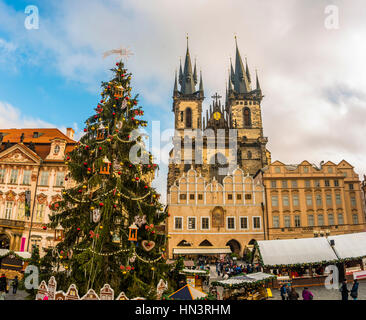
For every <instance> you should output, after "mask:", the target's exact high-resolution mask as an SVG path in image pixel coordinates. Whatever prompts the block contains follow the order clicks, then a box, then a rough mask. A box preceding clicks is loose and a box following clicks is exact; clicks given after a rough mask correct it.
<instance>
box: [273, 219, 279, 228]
mask: <svg viewBox="0 0 366 320" xmlns="http://www.w3.org/2000/svg"><path fill="white" fill-rule="evenodd" d="M272 219H273V228H279V227H280V217H279V216H273V218H272Z"/></svg>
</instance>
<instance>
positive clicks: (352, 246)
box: [328, 232, 366, 259]
mask: <svg viewBox="0 0 366 320" xmlns="http://www.w3.org/2000/svg"><path fill="white" fill-rule="evenodd" d="M331 240H334V246H333V249H334V251H335V252H336V254H337V256H338V257H339V259H352V258H358V257H366V232H360V233H350V234H342V235H338V236H330V237H328V241H329V242H330V241H331Z"/></svg>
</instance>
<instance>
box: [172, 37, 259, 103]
mask: <svg viewBox="0 0 366 320" xmlns="http://www.w3.org/2000/svg"><path fill="white" fill-rule="evenodd" d="M235 44H236V56H235V70H234V68H233V65H232V62H231V59H230V71H229V81H228V88H227V94H228V95H229V96H230V95H234V96H237V95H243V94H244V95H245V94H248V93H250V94H253V93H256V94H258V95H259V96H261V94H262V93H261V88H260V84H259V79H258V74H257V72H256V88H255V89H254V90H252V88H251V86H252V81H251V76H250V71H249V68H248V61H247V59H246V58H245V67H244V64H243V60H242V58H241V55H240V52H239V48H238V43H237V40H236V37H235ZM177 78H178V79H177ZM197 80H198V76H197V64H196V61H195V63H194V68H193V69H192V62H191V56H190V53H189V46H188V37H187V52H186V56H185V61H184V69H182V63H181V62H180V66H179V75H178V76H177V72H176V73H175V81H174V92H173V96H174V97H176V98H178V97H187V98H192V97H196V98H200V99H203V98H204V92H203V81H202V72H200V81H199V88H198V90H196V85H197V82H198V81H197ZM178 83H179V85H180V90H178Z"/></svg>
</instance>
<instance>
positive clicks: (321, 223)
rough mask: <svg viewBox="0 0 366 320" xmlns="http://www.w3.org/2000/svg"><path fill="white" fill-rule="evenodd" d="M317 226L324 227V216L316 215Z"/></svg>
mask: <svg viewBox="0 0 366 320" xmlns="http://www.w3.org/2000/svg"><path fill="white" fill-rule="evenodd" d="M318 226H324V216H323V215H322V214H318Z"/></svg>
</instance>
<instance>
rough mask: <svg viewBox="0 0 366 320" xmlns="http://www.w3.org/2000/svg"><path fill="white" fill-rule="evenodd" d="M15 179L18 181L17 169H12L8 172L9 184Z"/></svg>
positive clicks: (14, 181)
mask: <svg viewBox="0 0 366 320" xmlns="http://www.w3.org/2000/svg"><path fill="white" fill-rule="evenodd" d="M17 181H18V170H17V169H12V170H11V174H10V183H11V184H16V183H17Z"/></svg>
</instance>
